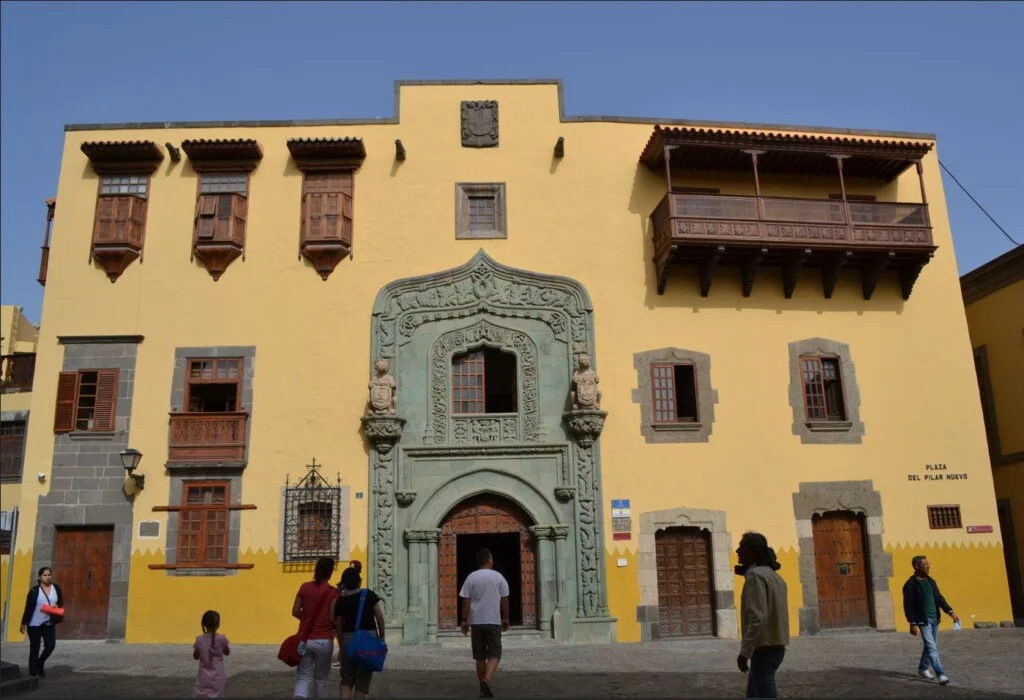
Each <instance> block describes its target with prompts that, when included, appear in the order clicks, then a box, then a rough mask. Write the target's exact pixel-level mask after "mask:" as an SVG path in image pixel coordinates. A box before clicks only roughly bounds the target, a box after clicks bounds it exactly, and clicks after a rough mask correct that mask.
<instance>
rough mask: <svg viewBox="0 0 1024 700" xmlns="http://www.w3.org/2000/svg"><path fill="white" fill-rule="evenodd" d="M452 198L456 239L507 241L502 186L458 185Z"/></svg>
mask: <svg viewBox="0 0 1024 700" xmlns="http://www.w3.org/2000/svg"><path fill="white" fill-rule="evenodd" d="M455 197H456V212H455V237H456V238H508V228H507V221H506V216H505V183H503V182H491V183H480V182H474V183H468V182H461V183H457V184H456V185H455Z"/></svg>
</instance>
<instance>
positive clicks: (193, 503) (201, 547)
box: [177, 481, 230, 567]
mask: <svg viewBox="0 0 1024 700" xmlns="http://www.w3.org/2000/svg"><path fill="white" fill-rule="evenodd" d="M184 487H185V488H184V491H185V493H184V494H183V496H182V503H181V506H182V507H181V510H179V511H178V550H177V563H178V564H184V565H189V566H197V567H200V566H213V567H215V566H218V565H224V564H227V561H228V512H229V511H228V504H229V503H230V500H229V496H230V489H229V484H228V482H226V481H194V482H185V484H184Z"/></svg>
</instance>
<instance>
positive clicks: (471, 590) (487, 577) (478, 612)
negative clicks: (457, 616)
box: [459, 549, 508, 698]
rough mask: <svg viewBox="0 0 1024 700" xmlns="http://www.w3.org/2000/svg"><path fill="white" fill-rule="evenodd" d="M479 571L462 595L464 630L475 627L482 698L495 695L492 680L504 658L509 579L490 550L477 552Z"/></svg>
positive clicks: (477, 672) (475, 655) (470, 580)
mask: <svg viewBox="0 0 1024 700" xmlns="http://www.w3.org/2000/svg"><path fill="white" fill-rule="evenodd" d="M476 565H477V566H478V567H479V568H478V569H477V570H476V571H474V572H473V573H471V574H470V575H469V576H467V577H466V582H465V583H463V584H462V591H460V592H459V597H460V598H462V633H463V634H469V629H470V627H472V628H473V637H472V640H473V659H474V660H475V661H476V675H477V678H479V679H480V697H482V698H493V697H494V693H492V692H491V681H492V680H493V678H494V672H495V671H497V670H498V662H499V661H501V633H502V632H504V631H506V630H507V629H508V581H506V580H505V577H504V576H502V575H501V574H499V573H498V572H497V571H495V570H494V558H493V557H492V556H491V552H490V550H488V549H481V550H480V551H479V552H477V555H476Z"/></svg>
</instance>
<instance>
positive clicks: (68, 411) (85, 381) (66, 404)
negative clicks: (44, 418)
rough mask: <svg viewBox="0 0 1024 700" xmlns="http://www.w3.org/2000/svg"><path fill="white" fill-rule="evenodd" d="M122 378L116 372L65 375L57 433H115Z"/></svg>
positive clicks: (60, 387) (59, 385)
mask: <svg viewBox="0 0 1024 700" xmlns="http://www.w3.org/2000/svg"><path fill="white" fill-rule="evenodd" d="M120 374H121V373H120V370H116V369H92V370H80V371H78V372H61V373H60V377H59V378H58V380H57V409H56V415H55V416H54V419H53V430H54V432H56V433H69V432H71V431H101V432H107V431H111V430H114V427H115V425H116V423H115V419H116V417H117V390H118V380H119V379H120Z"/></svg>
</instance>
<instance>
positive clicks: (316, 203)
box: [302, 170, 352, 246]
mask: <svg viewBox="0 0 1024 700" xmlns="http://www.w3.org/2000/svg"><path fill="white" fill-rule="evenodd" d="M316 241H341V242H343V243H345V244H347V245H349V246H351V245H352V171H351V170H336V171H311V172H307V173H305V174H304V175H303V178H302V242H303V243H310V242H316Z"/></svg>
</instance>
